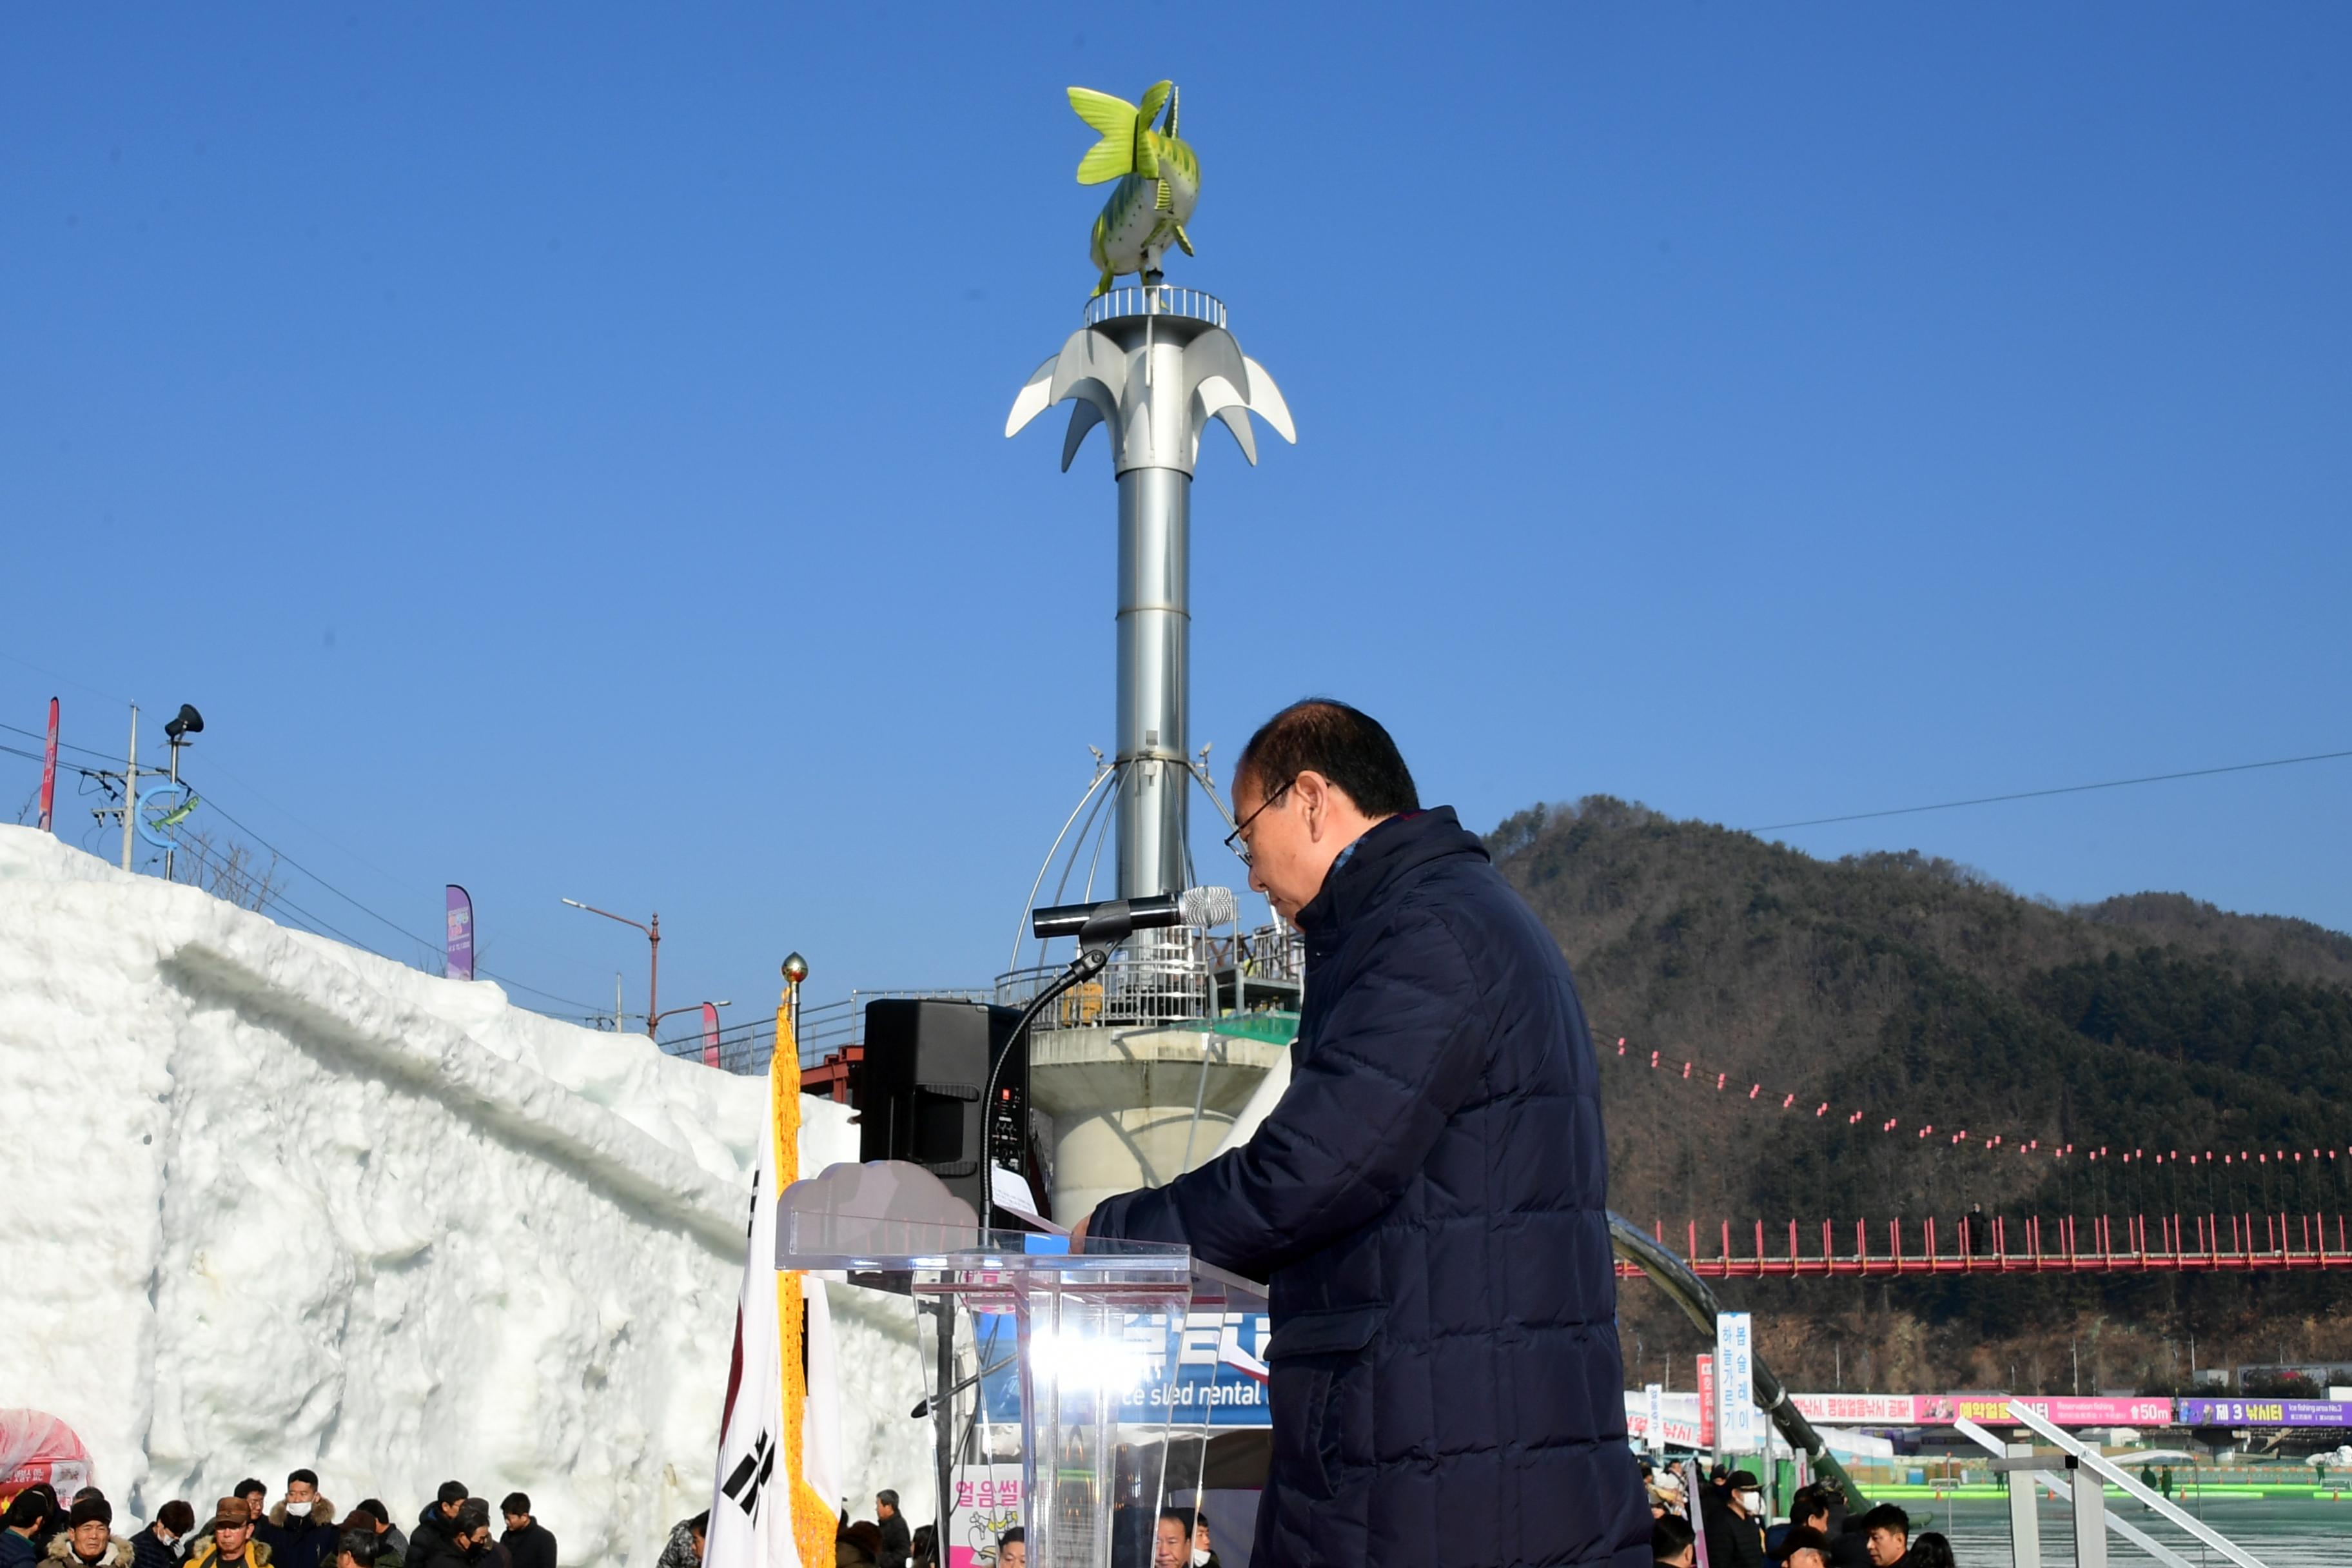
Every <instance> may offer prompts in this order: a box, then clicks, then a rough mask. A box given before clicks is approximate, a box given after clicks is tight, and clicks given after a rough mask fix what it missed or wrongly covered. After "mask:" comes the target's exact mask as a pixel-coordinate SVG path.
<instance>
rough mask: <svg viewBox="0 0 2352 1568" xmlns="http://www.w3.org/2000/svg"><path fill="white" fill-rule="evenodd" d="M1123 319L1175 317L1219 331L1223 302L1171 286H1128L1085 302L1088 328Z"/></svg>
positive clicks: (1159, 284)
mask: <svg viewBox="0 0 2352 1568" xmlns="http://www.w3.org/2000/svg"><path fill="white" fill-rule="evenodd" d="M1125 316H1177V317H1181V318H1182V319H1183V320H1185V321H1206V322H1208V323H1209V325H1211V326H1213V327H1222V326H1223V325H1224V324H1225V302H1224V301H1223V300H1220V299H1218V298H1217V297H1216V296H1215V295H1214V294H1204V293H1202V291H1201V290H1200V289H1180V288H1178V287H1177V286H1176V285H1175V284H1173V283H1143V284H1138V283H1129V284H1128V285H1127V286H1126V287H1124V288H1121V289H1112V290H1111V291H1110V292H1109V293H1108V294H1098V295H1097V296H1096V297H1095V298H1093V299H1091V300H1087V309H1086V322H1087V326H1089V327H1098V326H1101V325H1102V324H1103V323H1104V322H1105V321H1118V320H1119V319H1120V318H1121V317H1125Z"/></svg>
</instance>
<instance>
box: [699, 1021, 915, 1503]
mask: <svg viewBox="0 0 2352 1568" xmlns="http://www.w3.org/2000/svg"><path fill="white" fill-rule="evenodd" d="M702 1065H703V1066H704V1067H707V1068H715V1067H717V1066H718V1065H719V1009H718V1008H716V1007H714V1006H712V1005H710V1004H709V1003H708V1002H705V1003H704V1004H703V1005H702ZM932 1490H933V1491H937V1490H938V1488H937V1487H933V1488H932Z"/></svg>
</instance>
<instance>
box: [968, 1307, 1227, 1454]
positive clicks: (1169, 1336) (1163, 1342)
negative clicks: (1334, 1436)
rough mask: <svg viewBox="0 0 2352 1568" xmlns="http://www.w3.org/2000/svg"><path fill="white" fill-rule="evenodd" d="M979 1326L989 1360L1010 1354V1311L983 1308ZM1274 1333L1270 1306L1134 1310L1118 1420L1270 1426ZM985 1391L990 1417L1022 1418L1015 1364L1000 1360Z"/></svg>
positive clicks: (1120, 1378) (1124, 1341)
mask: <svg viewBox="0 0 2352 1568" xmlns="http://www.w3.org/2000/svg"><path fill="white" fill-rule="evenodd" d="M972 1332H973V1334H974V1336H975V1342H977V1343H978V1344H979V1346H980V1347H981V1354H982V1359H983V1362H984V1363H985V1364H987V1365H990V1366H996V1365H997V1363H998V1362H999V1361H1001V1360H1003V1359H1004V1353H1005V1352H999V1351H996V1350H994V1349H993V1348H992V1347H994V1346H995V1345H997V1344H998V1343H999V1342H1002V1343H1003V1345H1004V1346H1006V1347H1008V1349H1009V1347H1010V1346H1011V1345H1012V1344H1013V1337H1014V1336H1013V1322H1012V1320H1011V1319H1009V1318H999V1317H996V1316H993V1315H989V1314H983V1315H982V1316H980V1317H978V1318H976V1319H975V1320H974V1321H973V1326H972ZM1273 1334H1274V1329H1273V1324H1272V1322H1271V1321H1270V1320H1269V1319H1268V1318H1267V1316H1266V1314H1265V1313H1264V1312H1215V1311H1192V1312H1129V1314H1127V1320H1126V1327H1125V1329H1124V1330H1123V1331H1122V1332H1121V1335H1120V1340H1121V1343H1120V1347H1119V1348H1120V1351H1121V1352H1122V1353H1121V1355H1120V1356H1119V1358H1118V1374H1117V1378H1116V1382H1115V1384H1114V1386H1115V1387H1116V1389H1117V1393H1118V1409H1117V1410H1116V1411H1115V1412H1114V1415H1113V1419H1115V1420H1118V1421H1120V1422H1123V1423H1134V1424H1142V1423H1149V1424H1151V1425H1154V1426H1158V1425H1160V1424H1163V1423H1170V1422H1172V1423H1174V1424H1175V1425H1176V1426H1268V1425H1270V1424H1271V1423H1272V1422H1273V1420H1274V1411H1273V1407H1272V1406H1271V1405H1268V1404H1267V1403H1266V1375H1267V1373H1266V1365H1265V1342H1266V1341H1267V1340H1269V1339H1271V1338H1272V1337H1273ZM981 1391H982V1400H983V1402H984V1404H983V1408H984V1410H985V1412H986V1415H987V1418H988V1419H989V1420H991V1421H1004V1422H1015V1421H1018V1420H1019V1419H1020V1418H1021V1386H1020V1382H1019V1377H1018V1374H1017V1373H1016V1372H1015V1370H1014V1369H1013V1367H1012V1366H1011V1365H1010V1364H1007V1365H1004V1366H1001V1367H998V1368H997V1370H996V1371H995V1372H994V1373H992V1374H991V1375H990V1376H989V1377H988V1378H986V1379H985V1380H984V1381H983V1382H982V1385H981Z"/></svg>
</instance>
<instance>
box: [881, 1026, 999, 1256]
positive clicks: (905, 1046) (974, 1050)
mask: <svg viewBox="0 0 2352 1568" xmlns="http://www.w3.org/2000/svg"><path fill="white" fill-rule="evenodd" d="M1020 1017H1021V1013H1020V1009H1018V1008H1015V1007H992V1006H989V1005H985V1004H983V1003H979V1002H936V1001H924V1000H910V999H896V998H893V999H887V1000H884V1001H878V1002H869V1003H867V1004H866V1059H865V1061H864V1063H863V1064H862V1066H861V1068H860V1079H859V1085H858V1096H857V1157H858V1159H859V1160H861V1161H867V1160H905V1161H908V1162H909V1163H913V1164H917V1165H920V1166H922V1167H923V1169H925V1170H927V1171H929V1172H930V1173H932V1174H933V1175H935V1176H937V1177H939V1179H940V1181H942V1182H944V1183H946V1184H947V1186H948V1190H949V1191H950V1192H952V1193H954V1194H956V1196H958V1197H960V1198H961V1199H963V1200H964V1201H965V1202H966V1203H968V1204H970V1205H971V1206H972V1207H973V1208H974V1209H975V1210H977V1209H978V1208H979V1207H980V1206H981V1194H982V1193H983V1192H984V1191H986V1187H987V1171H986V1169H985V1167H986V1165H988V1164H989V1163H996V1164H1000V1165H1003V1167H1004V1168H1005V1169H1006V1170H1009V1171H1013V1172H1016V1173H1024V1184H1025V1182H1026V1175H1025V1168H1026V1165H1027V1163H1028V1161H1027V1151H1026V1147H1025V1145H1026V1143H1027V1142H1028V1140H1027V1136H1026V1134H1027V1131H1028V1126H1029V1070H1028V1066H1029V1064H1028V1050H1027V1048H1026V1047H1025V1045H1023V1044H1021V1043H1018V1042H1015V1041H1014V1040H1013V1025H1014V1024H1015V1023H1017V1022H1019V1021H1020ZM1008 1051H1009V1052H1010V1053H1011V1058H1010V1059H1009V1060H1005V1061H1004V1063H1003V1067H1002V1068H997V1063H998V1060H999V1058H1004V1057H1005V1055H1006V1053H1007V1052H1008ZM992 1068H996V1069H997V1070H996V1075H995V1076H996V1104H995V1106H994V1107H993V1108H991V1109H992V1110H993V1114H992V1115H987V1116H983V1115H982V1109H983V1108H982V1105H981V1097H982V1095H983V1094H984V1093H985V1092H986V1091H987V1085H988V1080H989V1075H990V1071H991V1069H992Z"/></svg>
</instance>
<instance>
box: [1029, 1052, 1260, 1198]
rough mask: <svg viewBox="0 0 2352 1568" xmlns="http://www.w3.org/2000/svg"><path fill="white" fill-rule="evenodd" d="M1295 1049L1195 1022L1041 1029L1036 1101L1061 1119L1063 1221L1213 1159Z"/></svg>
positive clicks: (1057, 1166) (1033, 1088) (1035, 1055)
mask: <svg viewBox="0 0 2352 1568" xmlns="http://www.w3.org/2000/svg"><path fill="white" fill-rule="evenodd" d="M1287 1049H1288V1047H1284V1046H1277V1045H1273V1044H1270V1043H1268V1042H1266V1041H1265V1040H1253V1039H1247V1038H1244V1037H1240V1036H1234V1035H1220V1034H1214V1033H1212V1032H1210V1031H1208V1030H1205V1029H1201V1028H1195V1027H1174V1028H1149V1027H1146V1028H1110V1027H1099V1026H1098V1027H1089V1028H1064V1029H1052V1030H1047V1031H1045V1032H1044V1033H1042V1034H1038V1035H1035V1036H1033V1037H1032V1040H1031V1045H1030V1050H1029V1093H1030V1100H1031V1103H1032V1104H1033V1105H1034V1106H1035V1108H1036V1109H1037V1110H1042V1111H1044V1112H1045V1114H1047V1115H1048V1116H1050V1117H1052V1118H1053V1119H1054V1182H1053V1192H1052V1198H1053V1205H1054V1218H1055V1222H1056V1223H1058V1224H1061V1225H1075V1224H1076V1223H1077V1221H1079V1220H1081V1219H1083V1218H1085V1217H1086V1216H1087V1215H1089V1214H1091V1213H1093V1212H1094V1206H1095V1205H1097V1204H1098V1203H1100V1202H1102V1200H1103V1199H1105V1198H1107V1197H1109V1196H1111V1195H1113V1194H1118V1193H1125V1192H1132V1191H1133V1190H1134V1189H1136V1188H1137V1187H1156V1186H1160V1185H1161V1184H1165V1183H1167V1182H1168V1181H1170V1180H1171V1179H1173V1178H1174V1177H1176V1176H1178V1175H1181V1174H1182V1173H1184V1172H1185V1171H1187V1170H1190V1169H1192V1167H1194V1166H1197V1165H1200V1164H1202V1163H1206V1162H1207V1160H1208V1159H1209V1157H1210V1156H1211V1155H1212V1154H1213V1153H1215V1152H1216V1151H1217V1149H1218V1147H1219V1146H1220V1145H1221V1144H1222V1143H1223V1142H1224V1140H1225V1134H1226V1132H1227V1131H1229V1130H1230V1129H1231V1128H1232V1126H1233V1124H1234V1118H1235V1117H1236V1116H1238V1115H1239V1114H1240V1113H1241V1111H1242V1109H1243V1108H1244V1106H1246V1105H1247V1104H1248V1103H1249V1100H1250V1094H1251V1091H1252V1090H1254V1089H1256V1087H1257V1085H1258V1081H1259V1080H1260V1079H1263V1078H1264V1077H1265V1074H1266V1071H1267V1069H1268V1068H1272V1067H1273V1066H1274V1065H1275V1064H1276V1062H1279V1061H1281V1060H1282V1059H1283V1057H1284V1054H1285V1052H1286V1050H1287ZM1204 1072H1205V1075H1206V1076H1205V1079H1204V1078H1203V1074H1204ZM1196 1102H1197V1103H1198V1104H1199V1106H1200V1108H1201V1115H1200V1124H1199V1125H1198V1126H1197V1127H1195V1126H1194V1125H1193V1118H1192V1108H1193V1106H1194V1104H1195V1103H1196Z"/></svg>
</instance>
